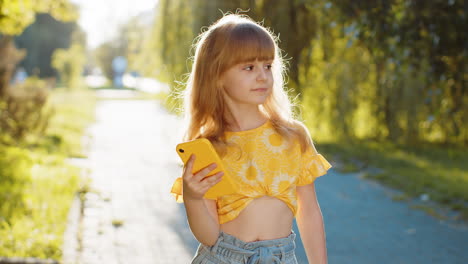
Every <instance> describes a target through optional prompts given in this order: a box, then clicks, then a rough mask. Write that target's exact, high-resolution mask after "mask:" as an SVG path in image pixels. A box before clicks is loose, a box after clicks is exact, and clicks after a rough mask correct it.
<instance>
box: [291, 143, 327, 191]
mask: <svg viewBox="0 0 468 264" xmlns="http://www.w3.org/2000/svg"><path fill="white" fill-rule="evenodd" d="M331 167H332V166H331V165H330V163H328V161H327V160H326V159H325V158H324V157H323V156H322V155H320V154H319V153H316V152H315V151H314V150H313V148H309V149H307V151H306V152H304V153H303V154H302V156H301V171H300V173H299V177H298V179H297V183H296V184H297V185H298V186H302V185H307V184H310V183H312V182H314V180H315V179H316V178H318V177H320V176H322V175H324V174H326V173H327V170H328V169H330V168H331Z"/></svg>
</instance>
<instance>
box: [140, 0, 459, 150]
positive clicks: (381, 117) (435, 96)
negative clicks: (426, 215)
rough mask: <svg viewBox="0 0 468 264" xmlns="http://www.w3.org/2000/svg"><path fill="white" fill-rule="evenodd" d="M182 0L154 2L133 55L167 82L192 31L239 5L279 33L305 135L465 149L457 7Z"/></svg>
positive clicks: (180, 70) (182, 66) (181, 64)
mask: <svg viewBox="0 0 468 264" xmlns="http://www.w3.org/2000/svg"><path fill="white" fill-rule="evenodd" d="M182 2H184V1H168V0H166V1H164V0H162V1H160V2H159V9H158V11H157V12H158V13H157V15H156V17H157V19H156V21H155V26H154V30H153V32H152V34H153V35H152V37H151V42H152V43H153V45H152V46H151V45H148V46H147V47H151V48H145V50H144V53H142V54H141V56H142V58H143V57H144V58H151V59H152V61H153V62H154V64H153V65H152V67H151V69H152V70H154V69H158V71H159V72H160V73H161V72H162V73H163V76H164V79H165V80H166V81H167V82H169V83H171V82H173V80H179V81H184V78H185V77H184V76H185V75H184V74H185V73H187V72H189V69H188V68H189V67H190V62H188V61H187V56H186V55H187V51H188V50H190V45H191V39H193V38H194V37H195V36H196V35H198V34H199V33H200V28H202V27H204V26H209V25H210V24H211V23H213V22H214V21H215V20H216V19H218V18H219V17H221V16H222V13H221V12H220V11H223V12H236V10H237V9H238V8H240V9H243V10H249V11H248V12H246V13H247V15H249V16H251V17H252V18H253V19H255V20H257V21H263V23H264V25H265V26H267V27H269V28H271V29H272V31H274V32H275V33H276V34H277V35H279V38H280V43H279V46H280V48H281V49H283V51H284V54H285V56H286V58H287V59H288V62H289V64H288V67H289V73H288V76H289V83H288V88H292V89H294V91H295V93H296V94H299V98H300V99H302V101H303V106H304V111H303V113H304V116H305V119H306V120H307V122H308V123H309V124H310V125H311V126H312V127H313V128H314V129H313V130H312V131H313V134H318V135H324V137H330V136H331V137H334V138H347V139H353V138H377V139H389V140H392V141H395V142H404V143H406V144H413V145H417V144H419V142H445V143H460V144H463V145H465V146H466V145H468V126H466V124H467V123H468V114H467V113H468V108H467V107H468V90H467V87H468V86H467V80H468V79H467V78H468V77H467V76H468V75H467V74H466V72H467V71H468V70H467V68H466V67H468V66H467V65H468V50H467V47H468V43H467V39H466V36H465V35H466V34H465V31H466V30H464V27H465V25H466V24H467V23H468V21H467V20H468V15H467V11H468V10H467V7H468V6H467V5H464V4H463V2H462V1H445V0H436V1H401V0H392V1H386V0H378V1H359V2H357V3H356V2H355V1H326V0H319V1H311V0H306V1H275V2H268V3H267V1H242V0H238V1H215V2H213V1H206V0H195V1H190V3H188V4H187V3H186V2H184V3H182ZM184 54H185V55H184ZM174 88H175V87H174V85H173V90H174V92H175V91H176V89H174Z"/></svg>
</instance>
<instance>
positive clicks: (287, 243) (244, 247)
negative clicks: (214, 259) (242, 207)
mask: <svg viewBox="0 0 468 264" xmlns="http://www.w3.org/2000/svg"><path fill="white" fill-rule="evenodd" d="M295 238H296V234H295V233H294V232H291V234H290V235H289V236H288V237H285V238H279V239H273V240H262V241H254V242H244V241H242V240H240V239H238V238H236V237H234V236H231V235H229V234H226V233H224V232H222V231H221V233H220V235H219V237H218V240H217V241H216V244H215V245H214V246H213V247H212V248H211V250H210V251H211V253H212V254H216V255H221V256H223V257H226V258H228V259H237V260H238V261H242V260H243V261H246V263H248V264H257V263H258V264H262V263H269V264H270V263H271V264H273V263H281V261H282V260H284V259H285V258H286V257H289V256H291V255H294V250H295V248H296V244H295V242H294V240H295Z"/></svg>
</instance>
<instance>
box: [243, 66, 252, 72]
mask: <svg viewBox="0 0 468 264" xmlns="http://www.w3.org/2000/svg"><path fill="white" fill-rule="evenodd" d="M244 70H247V71H251V70H253V66H247V67H245V68H244Z"/></svg>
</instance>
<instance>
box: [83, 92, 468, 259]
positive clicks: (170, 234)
mask: <svg viewBox="0 0 468 264" xmlns="http://www.w3.org/2000/svg"><path fill="white" fill-rule="evenodd" d="M179 125H180V122H178V120H177V119H176V118H174V117H173V116H171V115H169V114H168V113H167V112H166V111H165V110H164V109H163V108H162V107H161V106H160V105H158V104H157V103H156V102H151V101H132V100H121V101H102V102H99V103H98V105H97V122H96V124H94V125H93V126H92V127H90V133H91V134H92V136H93V139H92V141H91V149H90V154H89V161H88V166H89V167H90V169H91V170H92V173H91V175H90V177H91V178H92V184H91V186H92V188H93V190H95V192H92V193H90V194H89V195H88V197H87V202H86V204H85V211H84V212H85V216H84V221H83V227H84V230H83V236H82V245H83V249H82V252H81V255H80V258H79V259H80V261H79V263H82V264H93V263H106V264H114V263H116V264H117V263H122V264H123V263H135V264H146V263H148V264H150V263H171V264H185V263H189V262H190V259H191V257H192V255H193V254H194V252H195V249H196V246H197V242H196V241H195V240H194V238H193V236H192V235H191V233H190V231H189V229H188V225H187V222H186V220H185V213H184V208H183V206H182V205H180V204H176V203H175V202H174V200H173V197H172V196H170V195H169V193H168V191H169V189H170V186H171V184H172V181H173V180H174V179H175V178H176V177H177V176H178V175H179V174H180V171H181V168H180V167H179V165H178V159H177V155H176V154H175V151H174V150H173V149H174V146H175V144H176V143H177V141H178V138H179V137H180V133H177V132H176V131H180V127H179ZM318 148H319V149H320V146H318ZM316 186H317V187H316V188H317V193H318V197H319V201H320V204H321V207H322V211H323V215H324V219H325V223H326V232H327V243H328V253H329V263H331V264H335V263H362V264H367V263H380V264H385V263H389V264H390V263H392V264H393V263H468V262H467V260H468V250H467V249H468V248H467V245H468V231H467V229H466V228H463V227H454V226H451V225H449V224H448V223H444V222H440V221H439V220H436V219H434V218H432V217H430V216H428V215H426V214H424V213H423V212H421V211H415V210H412V209H410V208H409V206H408V205H407V204H406V203H403V202H394V201H392V200H391V198H390V196H389V195H387V194H386V189H385V188H383V187H381V186H379V185H377V184H375V183H372V182H368V181H364V180H361V179H359V178H358V176H357V175H354V174H346V175H343V174H339V173H337V172H335V171H334V170H331V171H330V172H329V174H327V175H326V176H324V177H321V178H319V179H318V180H317V182H316ZM295 229H296V233H297V228H296V227H295ZM298 241H299V240H298ZM297 255H298V259H299V262H300V263H307V262H306V258H305V254H304V251H303V248H302V245H301V244H300V243H298V250H297Z"/></svg>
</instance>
